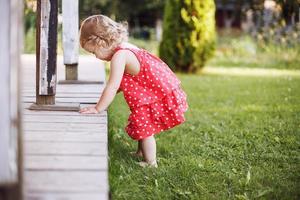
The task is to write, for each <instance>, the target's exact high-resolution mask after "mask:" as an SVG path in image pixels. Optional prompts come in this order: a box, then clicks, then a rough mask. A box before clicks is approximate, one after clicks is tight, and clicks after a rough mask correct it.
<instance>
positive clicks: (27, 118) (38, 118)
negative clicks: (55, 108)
mask: <svg viewBox="0 0 300 200" xmlns="http://www.w3.org/2000/svg"><path fill="white" fill-rule="evenodd" d="M23 122H51V123H54V122H58V123H62V122H66V123H85V124H98V123H107V117H93V116H84V117H83V116H79V115H78V116H68V117H66V116H55V115H50V116H46V115H24V116H23Z"/></svg>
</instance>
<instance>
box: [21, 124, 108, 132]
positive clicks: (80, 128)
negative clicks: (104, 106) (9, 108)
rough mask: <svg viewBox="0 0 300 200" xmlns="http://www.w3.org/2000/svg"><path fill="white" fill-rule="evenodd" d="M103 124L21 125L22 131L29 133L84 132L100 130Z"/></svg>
mask: <svg viewBox="0 0 300 200" xmlns="http://www.w3.org/2000/svg"><path fill="white" fill-rule="evenodd" d="M104 126H106V123H105V124H100V123H99V124H78V123H43V122H26V123H24V125H23V127H24V128H23V129H24V130H26V131H27V130H31V131H45V130H48V131H59V130H65V131H78V132H79V131H85V130H90V131H91V130H101V129H102V128H103V127H104Z"/></svg>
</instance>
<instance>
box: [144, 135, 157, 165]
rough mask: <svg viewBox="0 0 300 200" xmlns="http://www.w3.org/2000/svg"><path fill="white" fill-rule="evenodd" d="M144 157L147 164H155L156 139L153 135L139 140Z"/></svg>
mask: <svg viewBox="0 0 300 200" xmlns="http://www.w3.org/2000/svg"><path fill="white" fill-rule="evenodd" d="M141 146H142V152H143V155H144V159H145V161H146V162H147V163H148V164H156V141H155V138H154V136H153V135H152V136H149V137H147V138H144V139H142V140H141Z"/></svg>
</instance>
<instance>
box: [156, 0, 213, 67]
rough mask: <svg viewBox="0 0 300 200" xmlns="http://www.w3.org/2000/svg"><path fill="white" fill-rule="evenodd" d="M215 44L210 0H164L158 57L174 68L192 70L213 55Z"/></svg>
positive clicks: (202, 64) (211, 0) (201, 65)
mask: <svg viewBox="0 0 300 200" xmlns="http://www.w3.org/2000/svg"><path fill="white" fill-rule="evenodd" d="M215 43H216V33H215V3H214V1H213V0H168V1H167V3H166V6H165V13H164V23H163V38H162V42H161V44H160V48H159V54H160V57H161V58H162V59H163V60H164V61H165V62H166V63H167V64H168V65H169V66H170V67H171V68H172V69H173V70H175V71H183V72H195V71H196V70H197V69H199V68H202V67H203V66H204V65H205V63H206V61H207V60H208V59H209V58H211V57H212V56H213V53H214V50H215Z"/></svg>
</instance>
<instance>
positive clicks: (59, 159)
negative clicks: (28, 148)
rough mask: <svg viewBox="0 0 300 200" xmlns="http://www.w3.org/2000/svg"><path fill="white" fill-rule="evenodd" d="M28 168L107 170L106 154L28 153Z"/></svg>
mask: <svg viewBox="0 0 300 200" xmlns="http://www.w3.org/2000/svg"><path fill="white" fill-rule="evenodd" d="M25 169H28V170H95V171H101V170H107V157H106V156H61V155H46V156H45V155H27V160H26V163H25Z"/></svg>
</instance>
